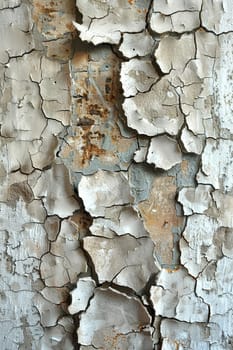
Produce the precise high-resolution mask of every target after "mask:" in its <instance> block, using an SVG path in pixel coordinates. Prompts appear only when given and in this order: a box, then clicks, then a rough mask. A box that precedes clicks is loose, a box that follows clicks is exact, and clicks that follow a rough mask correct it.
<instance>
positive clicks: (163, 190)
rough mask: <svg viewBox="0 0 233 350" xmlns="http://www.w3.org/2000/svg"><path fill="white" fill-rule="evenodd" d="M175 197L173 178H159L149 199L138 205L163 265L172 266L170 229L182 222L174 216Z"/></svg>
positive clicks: (181, 219)
mask: <svg viewBox="0 0 233 350" xmlns="http://www.w3.org/2000/svg"><path fill="white" fill-rule="evenodd" d="M175 196H176V184H175V177H171V176H161V177H157V178H156V179H155V181H154V183H153V187H152V189H151V193H150V196H149V198H148V199H147V200H146V201H143V202H141V203H139V211H140V213H141V215H142V218H143V221H144V225H145V228H146V230H147V231H148V232H149V233H150V236H151V239H152V240H153V242H154V243H155V251H156V253H157V254H158V256H160V258H161V260H162V263H163V264H172V259H173V233H172V229H174V228H177V227H180V226H181V225H182V222H183V220H184V219H183V218H182V217H178V216H177V215H176V207H175V203H176V201H175Z"/></svg>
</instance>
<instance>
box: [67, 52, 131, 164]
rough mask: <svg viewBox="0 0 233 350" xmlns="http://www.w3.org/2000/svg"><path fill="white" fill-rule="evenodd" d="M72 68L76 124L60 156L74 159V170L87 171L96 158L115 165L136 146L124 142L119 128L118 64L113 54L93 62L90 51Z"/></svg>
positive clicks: (78, 57) (78, 54)
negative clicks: (122, 154) (125, 153)
mask: <svg viewBox="0 0 233 350" xmlns="http://www.w3.org/2000/svg"><path fill="white" fill-rule="evenodd" d="M106 61H107V62H108V63H107V64H106ZM71 64H72V72H73V79H72V82H73V91H75V95H76V97H75V98H74V99H73V103H72V104H73V106H74V113H75V115H76V124H75V120H74V122H73V129H72V130H73V135H72V137H71V136H70V137H68V138H67V142H68V144H64V145H63V150H62V152H61V156H62V157H66V158H67V157H68V158H69V159H71V162H72V167H73V169H74V170H76V169H84V168H87V167H88V166H90V164H91V161H92V160H93V159H94V158H98V159H99V161H100V162H108V163H109V162H111V164H115V163H116V162H117V161H118V158H117V157H118V154H120V152H127V151H128V149H129V148H130V147H131V145H132V142H134V140H132V139H130V138H124V137H123V136H122V135H121V132H120V129H119V127H118V125H117V122H118V120H119V116H118V114H119V113H120V112H119V111H118V108H119V110H120V107H119V106H118V104H119V103H120V102H119V98H118V96H119V94H120V82H119V62H118V61H117V60H116V57H115V55H114V54H113V53H112V52H110V51H109V56H108V58H107V59H106V57H105V58H99V59H97V60H93V57H90V55H89V54H88V51H85V50H81V51H80V52H76V53H75V55H74V57H73V59H72V61H71ZM69 155H70V157H69Z"/></svg>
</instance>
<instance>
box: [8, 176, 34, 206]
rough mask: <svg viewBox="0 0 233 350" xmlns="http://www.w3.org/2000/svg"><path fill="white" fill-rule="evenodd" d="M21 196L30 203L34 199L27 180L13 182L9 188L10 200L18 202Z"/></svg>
mask: <svg viewBox="0 0 233 350" xmlns="http://www.w3.org/2000/svg"><path fill="white" fill-rule="evenodd" d="M20 198H21V199H22V200H23V201H24V202H26V203H29V202H31V201H32V199H33V193H32V190H31V188H30V187H29V185H28V183H27V182H26V181H24V182H20V183H14V184H12V185H11V186H10V187H9V189H8V196H7V199H8V201H9V202H14V203H15V202H16V201H18V200H20Z"/></svg>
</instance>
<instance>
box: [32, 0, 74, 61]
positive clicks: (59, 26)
mask: <svg viewBox="0 0 233 350" xmlns="http://www.w3.org/2000/svg"><path fill="white" fill-rule="evenodd" d="M32 15H33V20H34V22H35V24H36V26H37V29H38V31H39V32H40V33H41V34H42V36H43V38H44V40H45V46H46V47H47V56H48V57H51V58H57V59H62V60H67V59H68V58H70V57H71V54H72V47H71V46H72V38H73V36H74V33H75V27H74V26H73V24H72V21H74V20H75V2H74V1H73V0H66V1H62V0H60V1H49V2H48V1H46V0H42V1H37V0H34V1H33V14H32ZM75 35H76V34H75ZM64 44H65V45H66V47H65V48H64Z"/></svg>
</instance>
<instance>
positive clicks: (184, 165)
mask: <svg viewBox="0 0 233 350" xmlns="http://www.w3.org/2000/svg"><path fill="white" fill-rule="evenodd" d="M181 171H182V173H183V174H184V175H185V174H187V172H188V161H187V160H182V162H181Z"/></svg>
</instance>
